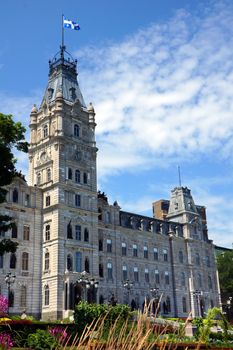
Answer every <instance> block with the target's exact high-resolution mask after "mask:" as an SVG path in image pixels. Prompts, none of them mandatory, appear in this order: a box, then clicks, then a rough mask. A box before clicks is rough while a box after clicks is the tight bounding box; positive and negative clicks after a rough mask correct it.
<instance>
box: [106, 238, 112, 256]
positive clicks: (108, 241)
mask: <svg viewBox="0 0 233 350" xmlns="http://www.w3.org/2000/svg"><path fill="white" fill-rule="evenodd" d="M107 252H108V253H111V252H112V240H111V239H107Z"/></svg>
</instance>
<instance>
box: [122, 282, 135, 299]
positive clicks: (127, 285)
mask: <svg viewBox="0 0 233 350" xmlns="http://www.w3.org/2000/svg"><path fill="white" fill-rule="evenodd" d="M123 287H124V288H125V289H126V291H127V298H128V305H129V295H130V290H131V288H132V287H133V282H130V280H129V279H126V280H125V281H124V282H123Z"/></svg>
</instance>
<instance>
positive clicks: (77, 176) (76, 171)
mask: <svg viewBox="0 0 233 350" xmlns="http://www.w3.org/2000/svg"><path fill="white" fill-rule="evenodd" d="M75 182H76V183H80V182H81V175H80V170H78V169H76V170H75Z"/></svg>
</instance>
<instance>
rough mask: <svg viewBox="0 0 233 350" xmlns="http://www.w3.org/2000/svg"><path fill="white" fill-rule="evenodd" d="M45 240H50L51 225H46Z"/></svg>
mask: <svg viewBox="0 0 233 350" xmlns="http://www.w3.org/2000/svg"><path fill="white" fill-rule="evenodd" d="M45 240H46V241H49V240H50V225H46V226H45Z"/></svg>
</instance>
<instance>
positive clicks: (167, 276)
mask: <svg viewBox="0 0 233 350" xmlns="http://www.w3.org/2000/svg"><path fill="white" fill-rule="evenodd" d="M165 284H169V273H168V272H167V271H166V272H165Z"/></svg>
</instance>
